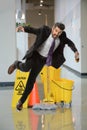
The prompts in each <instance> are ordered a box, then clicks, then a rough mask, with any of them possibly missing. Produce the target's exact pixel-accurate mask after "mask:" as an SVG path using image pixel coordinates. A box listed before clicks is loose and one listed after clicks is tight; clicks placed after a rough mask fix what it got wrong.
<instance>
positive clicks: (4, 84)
mask: <svg viewBox="0 0 87 130" xmlns="http://www.w3.org/2000/svg"><path fill="white" fill-rule="evenodd" d="M6 86H14V82H0V87H6Z"/></svg>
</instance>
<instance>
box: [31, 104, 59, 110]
mask: <svg viewBox="0 0 87 130" xmlns="http://www.w3.org/2000/svg"><path fill="white" fill-rule="evenodd" d="M32 109H33V110H56V109H57V106H56V105H55V104H48V103H40V104H35V105H34V106H33V107H32Z"/></svg>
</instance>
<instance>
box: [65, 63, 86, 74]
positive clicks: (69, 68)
mask: <svg viewBox="0 0 87 130" xmlns="http://www.w3.org/2000/svg"><path fill="white" fill-rule="evenodd" d="M63 67H65V68H66V69H68V70H69V71H71V72H73V73H74V74H76V75H77V76H79V77H87V73H80V72H78V71H76V70H74V69H72V68H71V67H69V66H67V65H63Z"/></svg>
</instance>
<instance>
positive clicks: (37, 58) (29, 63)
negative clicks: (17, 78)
mask: <svg viewBox="0 0 87 130" xmlns="http://www.w3.org/2000/svg"><path fill="white" fill-rule="evenodd" d="M46 59H47V58H45V57H43V56H41V55H40V54H39V53H38V52H36V51H35V52H34V53H33V56H32V58H29V59H26V61H25V63H22V62H20V61H18V63H17V65H16V68H18V69H19V70H21V71H24V72H28V71H30V74H29V77H28V80H27V83H26V87H25V91H24V93H23V95H22V96H21V98H20V101H21V103H22V104H23V103H24V102H25V100H26V99H27V97H28V95H29V94H30V92H31V91H32V89H33V86H34V83H35V80H36V77H37V76H38V74H39V73H40V71H41V70H42V68H43V66H44V65H45V63H46Z"/></svg>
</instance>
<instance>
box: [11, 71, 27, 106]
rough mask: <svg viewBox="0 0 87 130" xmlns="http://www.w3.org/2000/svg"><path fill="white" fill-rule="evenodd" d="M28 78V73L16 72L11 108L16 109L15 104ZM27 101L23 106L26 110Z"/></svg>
mask: <svg viewBox="0 0 87 130" xmlns="http://www.w3.org/2000/svg"><path fill="white" fill-rule="evenodd" d="M28 76H29V72H22V71H20V70H17V71H16V79H15V84H14V91H13V98H12V107H16V104H17V102H18V100H19V99H20V97H21V96H22V94H23V92H24V90H25V86H26V82H27V79H28ZM27 104H28V99H27V100H26V101H25V103H24V104H23V108H27Z"/></svg>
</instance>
